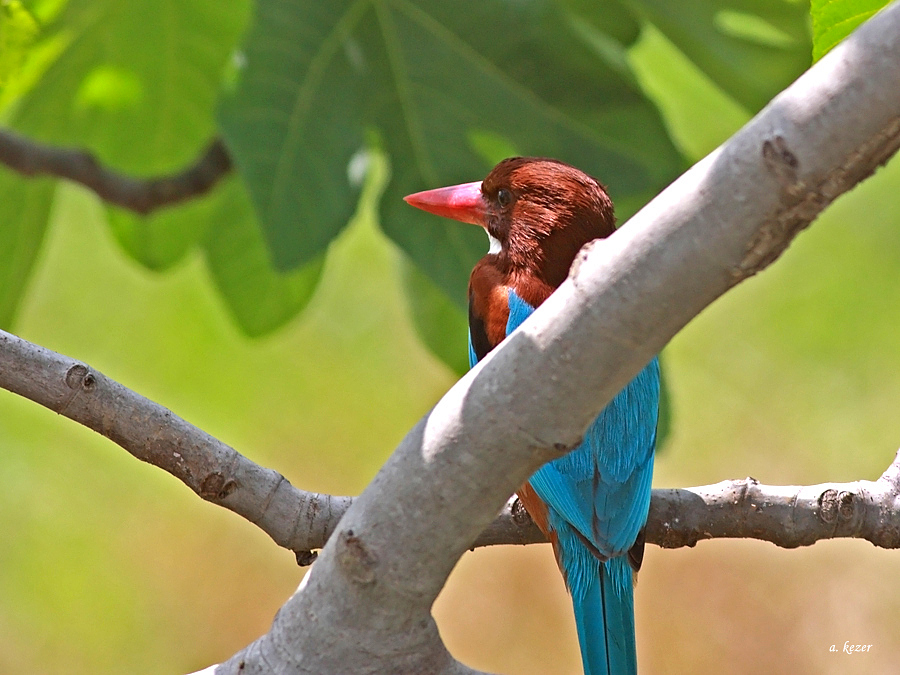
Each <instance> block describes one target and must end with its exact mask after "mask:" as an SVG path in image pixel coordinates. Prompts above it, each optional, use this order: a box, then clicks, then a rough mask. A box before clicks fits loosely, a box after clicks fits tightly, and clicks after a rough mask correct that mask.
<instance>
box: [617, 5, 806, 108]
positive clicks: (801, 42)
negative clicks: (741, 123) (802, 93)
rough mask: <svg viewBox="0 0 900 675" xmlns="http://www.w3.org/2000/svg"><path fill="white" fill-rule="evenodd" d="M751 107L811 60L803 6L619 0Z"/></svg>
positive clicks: (758, 105) (759, 105)
mask: <svg viewBox="0 0 900 675" xmlns="http://www.w3.org/2000/svg"><path fill="white" fill-rule="evenodd" d="M623 3H624V4H626V5H627V6H628V7H630V8H632V9H633V10H634V11H635V12H636V13H637V14H639V15H640V16H642V17H644V18H645V19H647V20H648V21H650V22H651V23H653V24H654V25H655V26H656V27H657V28H659V30H660V31H662V32H663V33H664V34H665V36H666V37H667V38H668V39H669V40H671V41H672V42H673V43H674V44H675V45H676V46H677V47H678V48H679V49H680V50H681V51H682V52H684V54H685V55H686V56H687V57H688V58H690V59H691V60H692V61H693V62H694V64H695V65H696V66H697V67H698V68H700V69H701V70H702V71H703V72H705V73H706V74H707V75H708V76H709V78H710V79H711V80H712V81H713V82H715V83H716V84H717V85H718V86H719V87H721V88H722V89H723V90H724V91H725V92H727V93H728V94H729V95H730V96H731V97H732V98H734V99H735V100H736V101H738V102H739V103H741V104H742V105H743V106H745V107H746V108H747V109H748V110H750V111H751V112H756V111H757V110H759V109H760V108H762V107H763V106H764V105H765V104H766V103H768V102H769V101H770V100H771V99H772V98H773V97H774V96H775V95H776V94H777V93H778V92H780V91H781V90H782V89H784V88H785V87H787V86H788V85H789V84H790V83H791V82H793V81H794V80H795V79H797V77H799V76H800V74H801V73H803V71H804V70H806V69H807V68H808V67H809V65H810V52H811V48H812V43H811V40H810V36H809V28H808V21H809V18H808V15H807V6H806V4H805V3H803V2H791V1H789V0H682V1H681V2H671V1H670V0H623Z"/></svg>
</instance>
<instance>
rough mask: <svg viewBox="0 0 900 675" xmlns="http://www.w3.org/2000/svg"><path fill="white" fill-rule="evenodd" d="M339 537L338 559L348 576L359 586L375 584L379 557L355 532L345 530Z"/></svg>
mask: <svg viewBox="0 0 900 675" xmlns="http://www.w3.org/2000/svg"><path fill="white" fill-rule="evenodd" d="M338 537H339V539H338V554H337V558H338V562H339V563H340V565H341V568H342V569H343V570H344V572H346V574H347V576H348V577H350V578H351V579H352V580H353V581H355V582H357V583H359V584H371V583H373V582H374V581H375V569H376V567H378V556H376V555H375V553H374V552H373V551H371V550H369V547H368V546H366V544H365V542H363V540H362V539H361V538H360V537H359V536H358V535H356V534H354V532H353V530H343V531H342V532H341V533H340V534H339V535H338Z"/></svg>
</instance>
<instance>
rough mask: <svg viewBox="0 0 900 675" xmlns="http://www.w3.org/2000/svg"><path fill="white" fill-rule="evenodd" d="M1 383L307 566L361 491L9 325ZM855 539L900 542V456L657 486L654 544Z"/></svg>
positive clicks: (513, 519)
mask: <svg viewBox="0 0 900 675" xmlns="http://www.w3.org/2000/svg"><path fill="white" fill-rule="evenodd" d="M0 387H3V388H4V389H7V390H9V391H11V392H13V393H16V394H19V395H21V396H24V397H26V398H29V399H31V400H32V401H35V402H36V403H40V404H41V405H43V406H46V407H47V408H49V409H50V410H53V411H54V412H56V413H58V414H60V415H64V416H65V417H68V418H69V419H71V420H73V421H75V422H78V423H79V424H83V425H84V426H86V427H89V428H91V429H93V430H94V431H96V432H98V433H100V434H102V435H104V436H106V437H107V438H110V439H111V440H113V441H114V442H116V443H118V444H119V445H120V446H121V447H123V448H124V449H125V450H127V451H128V452H129V453H130V454H132V455H133V456H134V457H136V458H137V459H140V460H141V461H144V462H148V463H150V464H153V465H155V466H158V467H159V468H161V469H164V470H165V471H168V472H169V473H170V474H172V475H173V476H175V477H176V478H178V479H179V480H181V481H182V482H183V483H184V484H185V485H187V486H188V487H189V488H191V489H192V490H193V491H194V492H195V493H197V495H199V496H200V497H201V498H202V499H205V500H206V501H208V502H210V503H213V504H218V505H219V506H223V507H225V508H227V509H229V510H231V511H233V512H235V513H237V514H238V515H241V516H243V517H244V518H246V519H247V520H249V521H250V522H252V523H254V524H255V525H257V526H258V527H259V528H260V529H262V530H263V531H264V532H265V533H266V534H268V535H269V536H270V537H271V538H272V539H273V540H274V541H275V543H276V544H278V545H279V546H282V547H284V548H287V549H289V550H291V551H293V552H294V553H295V554H296V555H297V562H298V563H299V564H301V565H308V564H310V563H312V562H313V560H315V557H316V554H315V553H314V552H313V549H319V548H322V547H323V546H324V545H325V543H326V542H327V541H328V538H329V537H330V536H331V534H332V533H333V532H334V531H335V529H336V528H337V525H338V522H339V521H340V519H341V517H342V516H343V515H344V513H345V512H346V511H347V509H348V508H349V507H350V504H351V503H352V501H353V499H352V498H351V497H338V496H333V495H328V494H321V493H317V492H306V491H304V490H300V489H298V488H296V487H294V486H293V485H291V483H290V482H289V481H288V480H287V479H286V478H285V477H284V476H282V475H281V474H280V473H278V472H277V471H274V470H272V469H267V468H265V467H262V466H259V465H258V464H256V463H254V462H253V461H252V460H250V459H248V458H246V457H244V456H243V455H241V454H240V453H238V452H237V451H236V450H234V449H233V448H232V447H230V446H228V445H226V444H225V443H223V442H222V441H220V440H218V439H216V438H214V437H213V436H210V435H209V434H208V433H206V432H204V431H202V430H201V429H198V428H197V427H195V426H193V425H191V424H190V423H188V422H186V421H185V420H183V419H181V418H180V417H178V416H176V415H175V414H174V413H172V412H171V411H170V410H168V409H166V408H164V407H163V406H161V405H159V404H158V403H154V402H153V401H151V400H149V399H147V398H145V397H143V396H141V395H139V394H137V393H135V392H133V391H131V390H130V389H128V388H127V387H125V386H123V385H121V384H119V383H118V382H115V381H114V380H111V379H110V378H108V377H106V376H105V375H103V374H102V373H100V372H98V371H96V370H94V369H92V368H90V367H89V366H87V365H85V364H84V363H82V362H79V361H76V360H75V359H72V358H69V357H66V356H63V355H61V354H57V353H55V352H52V351H50V350H48V349H44V348H43V347H39V346H37V345H35V344H32V343H30V342H28V341H26V340H23V339H22V338H19V337H16V336H15V335H11V334H9V333H5V332H3V331H0ZM839 537H855V538H860V539H866V540H868V541H870V542H872V543H873V544H875V545H876V546H881V547H883V548H900V453H898V455H897V457H896V458H895V459H894V462H893V464H891V466H890V467H889V468H888V469H887V471H885V473H884V475H883V476H882V477H881V478H879V479H878V480H877V481H875V482H872V481H856V482H853V483H826V484H823V485H811V486H804V487H801V486H767V485H761V484H760V483H758V482H757V481H756V480H754V479H752V478H746V479H744V480H742V481H724V482H722V483H718V484H716V485H707V486H703V487H692V488H681V489H663V490H660V489H657V490H654V491H653V498H652V500H651V503H650V516H649V518H648V521H647V530H646V540H647V543H650V544H656V545H658V546H662V547H663V548H679V547H682V546H694V545H695V544H696V543H697V542H698V541H699V540H701V539H716V538H746V539H762V540H764V541H770V542H772V543H774V544H776V545H777V546H782V547H784V548H793V547H796V546H809V545H811V544H814V543H815V542H816V541H819V540H820V539H836V538H839ZM544 541H545V539H544V537H543V535H542V534H541V532H540V530H538V528H537V526H535V524H534V523H533V522H532V520H531V518H530V517H529V515H528V513H527V512H526V511H525V509H524V508H523V507H522V505H521V504H520V503H519V501H518V500H517V499H516V498H512V499H510V500H509V501H507V503H506V504H505V505H504V507H503V509H502V510H501V512H500V514H499V515H498V516H497V517H496V518H495V519H494V521H493V522H492V523H491V524H490V525H489V526H488V527H487V528H486V529H485V530H484V531H483V532H482V533H481V534H480V535H479V536H478V538H477V539H476V540H475V541H474V542H473V544H472V546H471V547H472V548H479V547H482V546H496V545H498V544H520V545H524V544H536V543H541V542H544Z"/></svg>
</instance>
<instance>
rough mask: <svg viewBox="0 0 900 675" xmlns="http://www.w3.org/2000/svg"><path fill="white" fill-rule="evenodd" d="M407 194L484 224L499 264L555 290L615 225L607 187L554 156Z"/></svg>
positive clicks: (521, 160)
mask: <svg viewBox="0 0 900 675" xmlns="http://www.w3.org/2000/svg"><path fill="white" fill-rule="evenodd" d="M404 199H405V200H406V201H407V203H409V204H411V205H412V206H415V207H418V208H420V209H423V210H425V211H428V212H430V213H434V214H436V215H439V216H444V217H446V218H452V219H454V220H459V221H462V222H464V223H472V224H474V225H480V226H481V227H483V228H484V229H485V230H486V231H487V233H488V237H489V238H490V244H491V247H490V251H489V255H495V256H497V261H496V262H497V264H498V265H500V266H501V267H508V268H509V269H510V270H513V271H524V272H529V273H531V274H535V275H538V276H539V277H540V278H541V279H542V280H543V281H545V282H546V283H547V284H549V285H550V286H552V287H554V288H555V287H556V286H558V285H559V284H560V283H562V281H563V280H564V279H565V278H566V275H567V274H568V272H569V267H570V266H571V264H572V261H573V260H574V259H575V255H576V254H577V253H578V250H579V249H580V248H581V247H582V246H584V245H585V244H586V243H587V242H589V241H591V240H593V239H597V238H600V237H607V236H609V235H610V234H612V232H613V230H614V229H615V215H614V214H613V205H612V201H611V200H610V198H609V195H607V194H606V190H605V189H604V188H603V186H602V185H601V184H600V183H599V182H598V181H597V180H595V179H594V178H592V177H591V176H588V175H587V174H586V173H584V172H582V171H579V170H578V169H576V168H574V167H572V166H569V165H568V164H564V163H563V162H559V161H557V160H554V159H543V158H536V157H513V158H510V159H505V160H503V161H502V162H500V163H499V164H498V165H497V166H495V167H494V168H493V170H491V172H490V173H489V174H488V175H487V178H485V179H484V180H483V181H478V182H475V183H465V184H462V185H454V186H451V187H445V188H438V189H436V190H426V191H425V192H417V193H416V194H412V195H409V196H408V197H405V198H404Z"/></svg>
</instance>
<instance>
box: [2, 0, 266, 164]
mask: <svg viewBox="0 0 900 675" xmlns="http://www.w3.org/2000/svg"><path fill="white" fill-rule="evenodd" d="M249 9H250V3H249V0H177V1H175V0H167V1H164V2H122V0H69V1H68V3H67V4H66V5H65V7H64V8H63V10H62V11H61V12H59V14H58V15H57V16H56V17H55V18H53V19H52V20H51V21H50V24H49V25H48V26H47V27H46V29H45V31H44V42H53V43H54V44H56V45H58V48H57V49H56V50H55V51H54V56H55V61H53V63H52V64H49V66H46V65H45V67H46V71H45V72H43V75H42V76H41V77H40V79H39V80H38V81H37V82H36V83H34V85H33V87H32V88H31V90H30V91H29V92H27V93H26V94H25V95H24V96H23V98H22V100H21V101H20V102H19V107H18V110H17V112H16V114H15V115H14V117H13V120H12V124H13V126H15V127H16V128H17V129H19V130H20V131H22V132H25V133H27V134H29V135H32V136H34V137H37V138H39V139H41V140H43V141H47V142H51V143H55V144H60V145H66V146H79V147H86V148H88V149H90V150H92V151H93V152H95V153H96V154H97V155H98V156H99V158H100V159H101V161H103V162H104V163H107V164H109V165H111V166H113V167H115V168H117V169H121V170H123V171H127V172H133V173H138V174H155V173H160V172H168V171H171V170H173V169H176V168H182V167H183V166H184V165H186V164H188V163H189V162H191V161H192V160H193V159H194V157H196V155H197V154H198V152H199V150H200V149H201V148H202V147H203V146H204V145H206V144H207V143H208V142H209V139H210V137H211V136H212V135H213V134H214V133H215V120H214V108H215V105H216V101H217V98H218V93H219V88H220V83H221V80H222V74H223V70H224V68H225V64H226V63H227V62H228V58H229V56H230V54H231V53H232V51H233V49H234V47H235V44H236V43H237V41H238V39H239V37H240V34H241V31H242V30H243V28H244V25H245V23H246V21H247V18H248V16H249Z"/></svg>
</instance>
